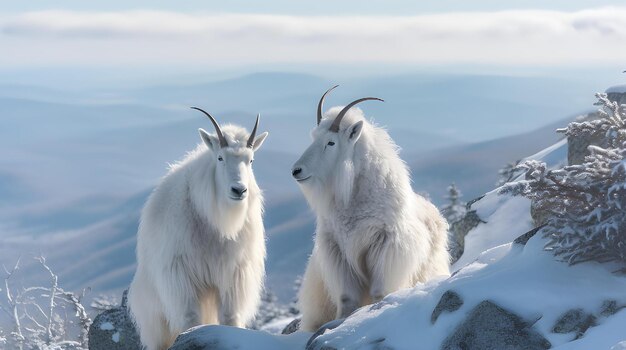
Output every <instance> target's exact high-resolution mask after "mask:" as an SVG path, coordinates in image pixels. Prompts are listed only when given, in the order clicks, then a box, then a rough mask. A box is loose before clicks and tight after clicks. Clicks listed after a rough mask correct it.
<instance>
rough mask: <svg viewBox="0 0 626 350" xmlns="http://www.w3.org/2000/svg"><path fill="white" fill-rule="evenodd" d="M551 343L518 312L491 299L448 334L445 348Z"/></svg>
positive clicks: (518, 348) (507, 348)
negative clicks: (517, 313)
mask: <svg viewBox="0 0 626 350" xmlns="http://www.w3.org/2000/svg"><path fill="white" fill-rule="evenodd" d="M550 347H551V344H550V342H549V341H548V340H547V339H546V338H544V337H543V335H541V333H539V332H537V331H536V330H535V329H533V328H532V325H531V324H530V323H528V322H526V321H524V320H523V319H522V318H521V317H519V316H518V315H516V314H514V313H512V312H510V311H507V310H505V309H503V308H502V307H500V306H498V305H496V304H495V303H493V302H491V301H483V302H481V303H480V304H478V305H477V306H476V307H474V309H472V311H470V313H469V315H468V316H467V318H466V319H465V321H463V322H462V323H461V324H460V325H458V326H457V328H456V329H455V330H454V331H453V332H452V334H450V336H448V337H447V338H446V339H445V340H444V342H443V344H442V346H441V349H443V350H543V349H549V348H550Z"/></svg>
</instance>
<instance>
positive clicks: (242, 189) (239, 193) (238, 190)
mask: <svg viewBox="0 0 626 350" xmlns="http://www.w3.org/2000/svg"><path fill="white" fill-rule="evenodd" d="M230 190H231V191H232V192H233V193H234V194H236V195H237V196H239V197H241V196H242V195H243V194H244V193H246V192H247V191H248V189H247V188H245V187H235V186H233V187H231V188H230Z"/></svg>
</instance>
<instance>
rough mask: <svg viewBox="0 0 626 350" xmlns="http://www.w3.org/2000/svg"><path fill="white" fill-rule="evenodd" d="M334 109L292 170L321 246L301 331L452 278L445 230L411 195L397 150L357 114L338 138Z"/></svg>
mask: <svg viewBox="0 0 626 350" xmlns="http://www.w3.org/2000/svg"><path fill="white" fill-rule="evenodd" d="M339 111H340V108H338V107H336V108H333V109H331V110H330V111H329V112H328V113H327V114H326V116H325V117H324V119H323V120H322V121H321V123H320V124H319V125H318V126H317V127H316V128H315V129H314V130H313V132H312V136H313V143H312V144H311V146H310V147H309V148H308V149H307V150H306V151H305V152H304V154H303V155H302V157H301V158H300V159H299V160H298V161H297V162H296V163H295V165H294V177H295V178H296V180H298V183H299V184H300V188H301V189H302V191H303V193H304V195H305V197H306V199H307V200H308V202H309V204H310V205H311V207H312V208H313V209H314V211H315V213H316V214H317V231H316V236H315V246H314V248H313V253H312V255H311V257H310V259H309V263H308V266H307V269H306V272H305V275H304V279H303V282H302V287H301V289H300V295H299V300H300V310H301V311H302V316H303V318H302V329H303V330H307V331H314V330H315V329H317V328H318V327H319V326H321V325H322V324H324V323H326V322H328V321H330V320H332V319H334V318H341V317H346V316H348V315H349V314H350V313H352V312H353V311H354V310H355V309H357V308H358V307H360V306H363V305H366V304H369V303H371V302H376V301H379V300H380V299H382V298H383V297H384V296H385V295H387V294H389V293H391V292H394V291H397V290H399V289H402V288H408V287H412V286H414V285H415V284H416V283H417V282H424V281H427V280H429V279H431V278H433V277H434V276H437V275H448V274H449V255H448V251H447V233H446V232H447V227H448V224H447V223H446V221H445V219H444V218H443V217H442V216H441V214H440V213H439V211H438V210H437V208H436V207H435V206H434V205H432V204H431V203H430V202H428V201H427V200H426V199H424V198H423V197H421V196H419V195H417V194H415V193H414V192H413V190H412V188H411V180H410V176H409V170H408V168H407V166H406V164H405V163H404V162H403V161H402V160H401V159H400V157H399V155H398V147H397V146H396V144H395V143H394V142H393V140H392V139H391V138H390V137H389V134H388V133H387V132H386V131H385V130H384V129H382V128H380V127H377V126H375V125H373V124H371V123H370V122H368V121H367V120H365V119H364V117H363V113H362V112H361V111H360V110H359V109H357V108H352V109H350V110H349V111H348V113H347V114H346V116H345V117H344V118H343V120H342V121H341V125H340V129H339V132H338V133H335V132H331V131H329V130H328V129H329V126H330V125H331V123H332V122H333V121H334V119H335V117H336V116H337V114H338V113H339Z"/></svg>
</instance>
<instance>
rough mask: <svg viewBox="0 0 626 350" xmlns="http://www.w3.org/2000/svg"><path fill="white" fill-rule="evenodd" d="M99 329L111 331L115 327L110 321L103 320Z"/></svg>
mask: <svg viewBox="0 0 626 350" xmlns="http://www.w3.org/2000/svg"><path fill="white" fill-rule="evenodd" d="M100 329H101V330H103V331H112V330H114V329H115V327H114V326H113V324H112V323H111V322H104V323H103V324H101V325H100Z"/></svg>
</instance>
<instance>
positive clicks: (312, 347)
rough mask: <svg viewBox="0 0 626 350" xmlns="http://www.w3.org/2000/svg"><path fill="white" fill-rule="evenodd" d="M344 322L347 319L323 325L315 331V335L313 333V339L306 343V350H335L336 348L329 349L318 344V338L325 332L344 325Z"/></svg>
mask: <svg viewBox="0 0 626 350" xmlns="http://www.w3.org/2000/svg"><path fill="white" fill-rule="evenodd" d="M343 321H345V318H340V319H337V320H332V321H330V322H327V323H325V324H323V325H322V326H321V327H320V328H319V329H318V330H317V331H315V333H313V335H312V336H311V338H309V341H307V342H306V350H332V349H335V348H331V347H327V346H325V345H322V344H318V343H319V342H317V338H318V337H319V336H320V335H322V334H324V332H326V331H327V330H329V329H335V328H337V327H339V326H340V325H341V324H342V323H343ZM335 350H336V349H335Z"/></svg>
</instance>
